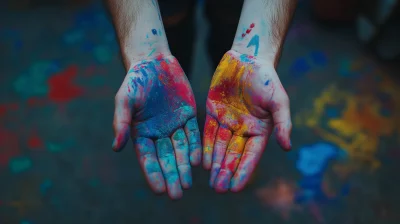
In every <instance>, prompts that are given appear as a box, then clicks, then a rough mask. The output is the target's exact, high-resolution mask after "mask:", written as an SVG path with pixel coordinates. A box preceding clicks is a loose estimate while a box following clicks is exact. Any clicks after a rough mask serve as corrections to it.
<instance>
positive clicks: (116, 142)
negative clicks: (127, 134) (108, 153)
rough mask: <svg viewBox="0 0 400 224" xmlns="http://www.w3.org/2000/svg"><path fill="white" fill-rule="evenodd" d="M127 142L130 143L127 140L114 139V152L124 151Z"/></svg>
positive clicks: (112, 146)
mask: <svg viewBox="0 0 400 224" xmlns="http://www.w3.org/2000/svg"><path fill="white" fill-rule="evenodd" d="M127 141H128V140H127V139H126V140H125V139H121V140H118V139H117V138H114V140H113V143H112V145H111V148H112V150H113V151H114V152H120V151H122V149H123V148H124V146H125V144H126V142H127Z"/></svg>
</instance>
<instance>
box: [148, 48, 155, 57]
mask: <svg viewBox="0 0 400 224" xmlns="http://www.w3.org/2000/svg"><path fill="white" fill-rule="evenodd" d="M154 52H156V49H155V48H153V50H151V52H150V53H149V54H148V55H147V56H148V57H150V56H151V55H153V54H154Z"/></svg>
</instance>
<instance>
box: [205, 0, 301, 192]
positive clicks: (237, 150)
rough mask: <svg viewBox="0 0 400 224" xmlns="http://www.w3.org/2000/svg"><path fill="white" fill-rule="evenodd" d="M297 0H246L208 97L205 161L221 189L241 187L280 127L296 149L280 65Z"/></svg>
mask: <svg viewBox="0 0 400 224" xmlns="http://www.w3.org/2000/svg"><path fill="white" fill-rule="evenodd" d="M295 4H296V1H295V0H245V2H244V5H243V9H242V14H241V17H240V21H239V25H238V29H237V32H236V36H235V40H234V43H233V46H232V49H231V50H230V51H228V52H227V53H226V54H225V55H224V56H223V58H222V60H221V62H220V64H219V65H218V67H217V69H216V71H215V73H214V76H213V78H212V81H211V86H210V90H209V93H208V98H207V104H206V105H207V106H206V107H207V108H206V111H207V116H206V123H205V128H204V135H203V167H204V168H205V169H207V170H210V169H211V176H210V180H209V184H210V186H211V187H213V188H214V189H215V190H216V191H217V192H219V193H223V192H226V191H228V190H229V189H230V190H231V191H233V192H238V191H240V190H242V189H243V188H244V187H245V186H246V184H247V182H248V181H249V179H250V177H251V174H252V173H253V171H254V169H255V167H256V165H257V163H258V162H259V159H260V157H261V155H262V153H263V151H264V149H265V147H266V145H267V142H268V139H269V138H270V135H271V133H272V130H275V134H276V138H277V141H278V143H279V145H280V146H281V147H282V148H283V149H284V150H286V151H288V150H290V149H291V142H290V133H291V129H292V123H291V118H290V108H289V98H288V96H287V94H286V92H285V90H284V88H283V86H282V84H281V82H280V80H279V77H278V74H277V72H276V66H277V64H278V60H279V57H280V53H281V46H282V43H283V40H284V37H285V34H286V32H287V28H288V25H289V21H290V20H291V17H292V14H293V12H294V9H295Z"/></svg>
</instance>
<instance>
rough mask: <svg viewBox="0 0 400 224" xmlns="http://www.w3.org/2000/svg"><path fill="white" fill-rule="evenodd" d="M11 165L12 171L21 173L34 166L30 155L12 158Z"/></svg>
mask: <svg viewBox="0 0 400 224" xmlns="http://www.w3.org/2000/svg"><path fill="white" fill-rule="evenodd" d="M9 166H10V170H11V172H13V173H21V172H23V171H26V170H28V169H30V168H31V167H32V161H31V159H30V158H28V157H17V158H13V159H11V161H10V163H9Z"/></svg>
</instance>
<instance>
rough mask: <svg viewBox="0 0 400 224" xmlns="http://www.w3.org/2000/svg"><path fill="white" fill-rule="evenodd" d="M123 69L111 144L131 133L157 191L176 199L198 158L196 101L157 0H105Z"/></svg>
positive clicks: (121, 142)
mask: <svg viewBox="0 0 400 224" xmlns="http://www.w3.org/2000/svg"><path fill="white" fill-rule="evenodd" d="M106 3H107V5H108V7H109V9H110V12H111V15H112V18H113V23H114V27H115V30H116V33H117V36H118V40H119V43H120V46H121V53H122V58H123V62H124V65H125V68H126V69H127V71H128V72H127V75H126V76H125V79H124V81H123V83H122V85H121V87H120V89H119V90H118V92H117V94H116V96H115V113H114V123H113V126H114V132H115V138H114V141H113V145H112V148H113V150H114V151H120V150H122V148H124V146H125V144H126V143H127V141H128V140H129V137H131V138H132V140H133V143H134V148H135V150H136V152H137V156H138V159H139V163H140V166H141V168H142V170H143V172H144V174H145V177H146V179H147V182H148V183H149V185H150V187H151V188H152V190H153V191H154V192H156V193H163V192H166V191H167V192H168V195H169V196H170V197H171V198H172V199H179V198H181V197H182V195H183V191H182V188H183V189H188V188H190V187H191V184H192V175H191V165H198V164H200V162H201V140H200V133H199V128H198V125H197V119H196V103H195V99H194V96H193V92H192V89H191V87H190V84H189V81H188V79H187V77H186V75H185V74H184V72H183V70H182V68H181V66H180V65H179V62H178V61H177V60H176V58H175V57H173V56H172V55H171V53H170V50H169V48H168V42H167V39H166V37H165V31H164V28H163V24H162V21H161V17H160V14H159V8H158V4H157V1H150V0H136V1H133V0H119V1H112V0H108V1H106Z"/></svg>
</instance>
